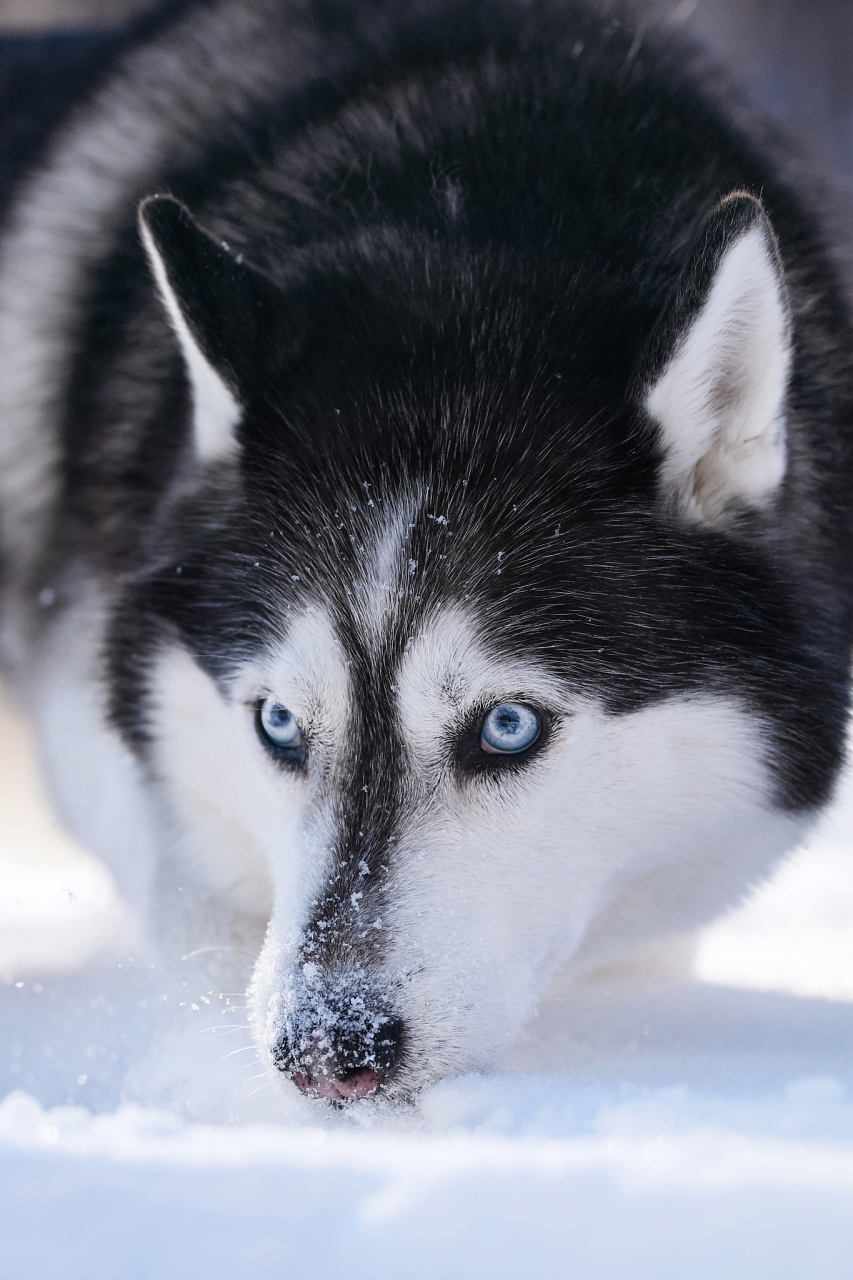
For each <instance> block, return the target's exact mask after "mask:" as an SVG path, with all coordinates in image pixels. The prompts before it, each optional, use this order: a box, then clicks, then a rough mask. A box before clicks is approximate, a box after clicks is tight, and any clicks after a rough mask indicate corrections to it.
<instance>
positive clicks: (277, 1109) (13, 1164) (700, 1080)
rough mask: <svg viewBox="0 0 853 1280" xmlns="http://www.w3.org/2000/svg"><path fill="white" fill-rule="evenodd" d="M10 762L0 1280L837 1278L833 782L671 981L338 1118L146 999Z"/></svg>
mask: <svg viewBox="0 0 853 1280" xmlns="http://www.w3.org/2000/svg"><path fill="white" fill-rule="evenodd" d="M28 751H29V747H28V744H27V741H26V738H25V736H24V735H23V734H22V732H21V730H20V729H19V727H17V726H15V725H14V723H13V722H12V721H11V720H10V718H9V716H8V714H5V713H4V714H0V975H3V976H4V979H5V981H4V982H2V983H0V1082H3V1083H4V1085H5V1087H3V1088H0V1096H2V1095H3V1094H5V1095H6V1096H5V1098H4V1100H3V1101H2V1102H0V1178H2V1184H3V1185H2V1192H0V1276H2V1278H3V1280H42V1277H48V1276H50V1277H52V1278H53V1280H142V1278H145V1280H147V1278H148V1277H152V1278H153V1277H156V1278H157V1280H172V1278H173V1277H174V1278H175V1280H177V1278H178V1277H180V1278H181V1280H195V1277H202V1276H203V1277H205V1280H220V1278H221V1280H224V1278H225V1277H229V1280H230V1278H231V1277H240V1280H254V1278H255V1277H267V1276H269V1277H273V1276H275V1277H279V1276H303V1275H304V1276H308V1275H310V1276H315V1277H320V1278H321V1280H323V1278H325V1277H338V1276H342V1277H346V1278H347V1280H362V1278H364V1280H368V1278H369V1280H384V1278H385V1277H392V1276H393V1277H395V1280H396V1278H397V1277H403V1278H405V1277H417V1278H421V1277H430V1278H432V1277H434V1276H443V1277H450V1278H451V1280H455V1277H483V1278H484V1280H485V1278H488V1280H500V1278H502V1277H507V1278H512V1280H516V1278H518V1280H522V1278H526V1277H533V1276H536V1277H559V1278H560V1280H720V1278H721V1277H723V1276H725V1277H726V1280H803V1278H804V1277H808V1280H829V1278H830V1277H833V1278H834V1277H838V1278H839V1280H841V1278H842V1277H843V1278H844V1280H848V1278H849V1276H850V1275H851V1274H853V1077H852V1075H851V1068H853V780H848V781H847V782H846V783H845V787H844V790H843V794H842V795H841V796H840V797H839V803H838V804H837V805H836V808H835V810H834V811H833V813H832V814H831V815H830V816H829V817H828V819H827V820H826V821H825V823H824V824H823V826H822V828H821V830H820V832H819V833H818V835H817V836H816V837H815V838H814V839H813V841H812V843H811V845H810V847H809V848H808V849H807V850H805V851H803V852H802V853H800V854H798V855H797V856H796V857H795V858H794V859H793V860H792V861H791V862H790V863H789V864H788V865H787V866H786V867H785V868H784V869H783V870H782V871H781V872H780V873H779V875H778V876H777V877H776V879H775V881H774V882H773V884H771V885H769V886H767V887H765V888H764V889H763V890H762V891H761V892H759V893H758V894H757V895H756V896H755V897H754V899H753V900H752V901H751V902H750V903H749V904H748V905H747V906H745V907H744V908H742V909H741V910H740V911H738V912H737V913H735V914H734V915H732V916H731V917H730V918H729V919H728V920H726V921H723V922H721V923H720V924H718V925H716V926H715V927H714V928H712V929H710V930H708V931H707V932H706V933H705V934H704V935H703V936H702V937H701V939H700V941H699V946H698V950H697V954H696V961H695V973H696V979H695V980H694V981H692V982H674V981H672V980H669V981H667V980H665V979H663V978H658V979H657V980H656V981H653V980H651V979H650V978H649V977H648V976H647V978H646V980H645V981H642V982H641V981H639V980H638V979H637V977H636V975H635V976H634V978H633V979H632V978H630V976H629V975H626V974H622V975H618V974H616V973H611V974H610V975H602V977H601V979H600V981H598V982H597V983H595V984H591V985H590V986H589V987H588V988H587V989H586V990H584V991H575V992H571V993H564V994H563V996H562V998H557V997H556V996H555V998H553V999H551V1000H549V1001H548V1002H546V1003H545V1004H544V1005H543V1006H542V1008H541V1010H540V1014H539V1017H538V1018H536V1019H535V1020H534V1021H533V1022H532V1023H531V1024H530V1025H529V1026H528V1028H527V1029H526V1030H525V1032H524V1033H523V1035H522V1037H521V1038H520V1040H519V1043H518V1044H517V1045H516V1047H515V1048H514V1050H513V1051H512V1053H511V1055H510V1056H509V1058H508V1059H507V1061H506V1062H505V1063H504V1069H503V1071H501V1072H500V1073H496V1074H495V1075H493V1076H491V1077H478V1078H473V1077H472V1078H467V1079H462V1080H452V1081H445V1082H444V1083H442V1084H440V1085H437V1086H436V1087H434V1088H432V1089H431V1090H429V1091H428V1092H427V1093H426V1095H425V1096H424V1097H423V1099H422V1102H421V1105H420V1107H419V1108H418V1109H417V1111H411V1112H407V1113H406V1114H405V1115H400V1114H389V1113H387V1112H386V1111H384V1110H383V1109H382V1108H379V1107H371V1106H369V1105H368V1106H366V1107H363V1108H362V1109H360V1110H357V1111H356V1112H354V1113H346V1114H339V1113H330V1112H328V1111H326V1110H324V1109H322V1108H321V1107H320V1106H319V1104H310V1103H306V1102H303V1101H297V1100H295V1099H289V1098H287V1097H286V1096H283V1095H282V1094H281V1093H280V1091H279V1090H277V1088H276V1086H275V1085H274V1084H272V1083H270V1082H269V1081H268V1080H267V1078H266V1077H265V1076H264V1074H263V1072H262V1070H261V1068H260V1067H259V1066H258V1065H257V1064H256V1063H255V1062H254V1057H255V1055H254V1051H253V1050H252V1049H251V1047H250V1044H249V1039H248V1036H247V1033H246V1032H245V1030H244V1029H243V1010H242V1005H243V1001H242V999H241V998H240V996H239V994H238V993H220V992H219V991H217V990H215V989H213V988H212V987H206V985H205V983H206V974H205V970H204V969H203V968H198V967H195V968H193V967H192V962H190V967H189V968H188V970H187V975H188V976H187V978H186V985H185V986H183V985H182V986H181V988H180V989H175V990H164V989H163V984H162V983H158V982H157V980H156V978H155V977H153V976H152V975H151V974H150V973H149V972H148V971H147V968H146V966H145V965H144V964H143V963H142V962H141V961H140V960H139V957H138V955H135V947H136V940H135V939H134V937H133V926H132V921H131V919H130V917H129V916H128V913H127V912H126V911H125V910H124V909H123V908H122V906H121V904H120V903H119V902H118V901H117V899H116V897H115V893H114V891H113V889H112V886H111V884H110V882H109V880H108V878H107V877H106V875H105V874H104V873H103V872H102V871H101V869H100V868H99V867H98V865H97V864H95V863H94V862H93V861H92V860H91V859H88V858H87V857H86V855H84V854H83V853H82V851H81V850H79V849H77V848H76V847H75V846H74V845H73V844H72V843H71V842H70V841H69V840H68V838H67V837H65V836H63V834H62V833H61V832H60V831H59V829H58V828H57V827H56V826H55V824H54V823H53V822H52V820H51V819H50V817H49V813H48V810H47V808H46V806H45V804H44V801H43V799H42V798H41V797H40V795H39V794H38V790H37V782H36V779H35V771H34V767H33V765H32V762H31V760H30V759H29V755H28ZM131 955H135V959H134V960H133V961H130V959H129V957H130V956H131ZM164 997H166V998H165V999H164ZM153 1043H159V1044H160V1045H161V1048H160V1050H159V1052H158V1053H156V1054H153V1053H152V1050H151V1045H152V1044H153ZM233 1048H236V1049H237V1050H238V1052H236V1053H233V1052H232V1049H233ZM226 1055H230V1056H226Z"/></svg>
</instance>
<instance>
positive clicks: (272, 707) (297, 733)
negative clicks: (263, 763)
mask: <svg viewBox="0 0 853 1280" xmlns="http://www.w3.org/2000/svg"><path fill="white" fill-rule="evenodd" d="M255 715H256V722H257V727H258V732H259V734H260V736H261V740H262V741H263V743H264V745H265V746H268V747H271V748H272V749H273V750H274V751H275V753H276V755H279V756H284V757H285V758H286V759H289V760H298V761H301V760H302V759H303V758H304V754H305V752H304V744H303V740H302V730H301V729H300V728H299V725H298V724H297V723H296V717H295V716H294V714H293V712H292V711H288V709H287V707H283V706H282V705H281V703H280V702H276V700H275V698H265V699H264V700H263V702H260V703H258V706H257V710H256V713H255Z"/></svg>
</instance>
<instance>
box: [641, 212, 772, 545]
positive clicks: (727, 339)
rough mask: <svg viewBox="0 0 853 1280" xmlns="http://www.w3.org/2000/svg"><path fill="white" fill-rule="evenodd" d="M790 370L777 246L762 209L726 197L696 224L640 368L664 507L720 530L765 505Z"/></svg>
mask: <svg viewBox="0 0 853 1280" xmlns="http://www.w3.org/2000/svg"><path fill="white" fill-rule="evenodd" d="M790 364H791V325H790V317H789V309H788V299H787V290H786V286H785V278H784V274H783V269H782V263H781V259H780V256H779V249H778V245H777V243H776V237H775V235H774V233H773V228H772V227H771V225H770V221H769V219H768V217H767V215H766V213H765V211H764V207H763V205H762V204H761V202H760V201H759V200H757V199H756V198H755V197H754V196H751V195H748V194H746V193H740V192H736V193H734V194H732V195H730V196H728V197H727V198H726V199H725V200H723V201H721V203H720V204H718V205H717V206H716V207H715V208H714V209H713V210H712V211H711V212H710V214H709V215H708V216H707V218H706V219H705V222H704V224H703V226H702V228H701V230H700V233H699V237H698V240H697V243H696V245H695V246H694V249H693V251H692V253H691V255H690V258H689V260H688V262H687V264H686V266H685V267H684V269H683V271H682V273H681V276H680V278H679V280H678V283H677V285H676V288H675V290H674V293H673V296H672V297H671V298H670V301H669V303H668V305H667V306H666V308H665V310H664V313H663V315H662V316H661V318H660V320H659V321H658V324H657V326H656V328H655V332H654V334H653V335H652V341H651V344H650V348H649V351H648V356H647V360H646V364H645V370H644V376H643V379H642V383H643V386H642V396H643V403H644V407H645V409H646V411H647V412H648V413H649V414H650V415H651V417H652V418H653V419H654V420H655V422H656V423H657V425H658V428H659V430H660V436H661V444H662V447H663V463H662V468H661V484H662V489H663V494H664V498H665V501H666V502H667V504H668V505H669V506H670V507H671V508H673V509H675V510H677V511H678V512H679V513H680V514H681V515H683V516H685V517H687V518H688V519H693V520H697V521H707V522H711V523H715V524H721V523H725V521H726V519H727V517H729V516H731V515H732V514H733V513H736V512H737V511H739V510H741V511H742V510H744V509H750V508H751V509H753V510H754V509H760V508H762V507H765V506H766V505H767V504H768V503H769V502H770V501H772V499H773V496H774V495H775V494H776V492H777V490H778V488H779V486H780V484H781V482H782V478H783V476H784V474H785V462H786V446H785V401H786V395H787V389H788V375H789V370H790Z"/></svg>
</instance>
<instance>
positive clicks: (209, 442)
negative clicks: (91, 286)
mask: <svg viewBox="0 0 853 1280" xmlns="http://www.w3.org/2000/svg"><path fill="white" fill-rule="evenodd" d="M139 231H140V235H141V236H142V243H143V244H144V245H145V252H146V253H147V255H148V261H149V263H150V264H151V270H152V272H153V274H154V279H155V280H156V281H157V290H158V292H159V294H160V297H161V299H162V301H163V306H164V307H165V308H166V314H167V315H168V317H169V322H170V323H171V326H172V328H173V329H174V331H175V335H176V337H177V339H178V342H179V343H180V346H181V351H182V353H183V357H184V361H185V363H186V366H187V374H188V375H189V379H190V385H191V387H192V393H193V435H194V439H195V448H196V453H197V454H198V456H199V458H200V459H201V461H202V462H213V461H215V460H216V459H218V458H224V457H227V456H228V455H229V454H231V453H233V452H234V450H235V448H236V436H235V434H234V428H235V427H236V426H237V425H238V423H239V421H240V419H241V417H242V415H243V411H242V409H241V407H240V405H239V404H238V403H237V400H236V399H235V398H234V395H233V393H232V392H231V390H230V388H229V387H228V386H227V385H226V383H225V382H223V380H222V378H221V377H220V376H219V374H218V373H217V371H216V370H215V369H214V367H213V365H212V364H211V363H210V361H209V360H208V359H207V357H206V356H205V354H204V352H203V351H202V350H201V348H200V347H199V345H198V343H197V342H196V340H195V338H194V337H193V334H192V330H191V329H190V327H189V325H188V324H187V322H186V319H185V318H184V313H183V311H182V310H181V305H180V303H179V302H178V299H177V297H176V296H175V291H174V289H173V288H172V286H171V284H170V283H169V275H168V272H167V271H166V265H165V263H164V262H163V259H162V257H161V255H160V251H159V249H158V248H157V245H156V244H155V243H154V237H153V236H152V235H151V232H150V231H149V229H148V227H147V225H146V223H145V219H144V218H140V219H139Z"/></svg>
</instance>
